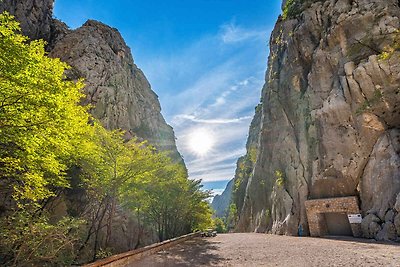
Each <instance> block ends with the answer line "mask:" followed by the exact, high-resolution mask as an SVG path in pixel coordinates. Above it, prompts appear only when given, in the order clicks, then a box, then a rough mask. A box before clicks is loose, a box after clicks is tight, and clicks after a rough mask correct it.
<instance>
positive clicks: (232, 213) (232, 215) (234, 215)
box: [227, 203, 238, 225]
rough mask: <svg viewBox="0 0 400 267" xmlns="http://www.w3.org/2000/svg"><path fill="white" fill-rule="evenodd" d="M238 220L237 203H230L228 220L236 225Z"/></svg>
mask: <svg viewBox="0 0 400 267" xmlns="http://www.w3.org/2000/svg"><path fill="white" fill-rule="evenodd" d="M237 221H238V210H237V207H236V204H235V203H231V204H230V205H229V211H228V219H227V222H228V223H231V224H234V225H235V224H236V222H237Z"/></svg>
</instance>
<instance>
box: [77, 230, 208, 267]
mask: <svg viewBox="0 0 400 267" xmlns="http://www.w3.org/2000/svg"><path fill="white" fill-rule="evenodd" d="M200 235H201V232H196V233H191V234H187V235H183V236H180V237H176V238H173V239H169V240H165V241H163V242H160V243H155V244H152V245H150V246H146V247H143V248H139V249H135V250H131V251H128V252H125V253H121V254H117V255H113V256H111V257H108V258H105V259H102V260H98V261H95V262H93V263H90V264H86V265H83V267H100V266H107V267H122V266H128V265H129V264H131V263H134V262H135V261H137V260H139V259H141V258H142V257H145V256H148V255H151V254H154V253H156V252H158V251H160V250H164V249H167V248H169V247H171V246H174V245H177V244H179V243H181V242H183V241H186V240H188V239H191V238H194V237H197V236H200Z"/></svg>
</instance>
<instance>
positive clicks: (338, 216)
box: [324, 212, 353, 236]
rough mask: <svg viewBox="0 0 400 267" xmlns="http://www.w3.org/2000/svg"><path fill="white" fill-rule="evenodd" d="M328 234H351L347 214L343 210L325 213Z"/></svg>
mask: <svg viewBox="0 0 400 267" xmlns="http://www.w3.org/2000/svg"><path fill="white" fill-rule="evenodd" d="M324 215H325V221H326V226H327V228H328V229H327V230H328V235H333V236H353V232H352V231H351V226H350V223H349V219H348V218H347V214H346V213H343V212H332V213H325V214H324Z"/></svg>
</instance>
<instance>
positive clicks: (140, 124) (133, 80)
mask: <svg viewBox="0 0 400 267" xmlns="http://www.w3.org/2000/svg"><path fill="white" fill-rule="evenodd" d="M50 56H52V57H59V58H61V60H62V61H65V62H67V63H68V64H70V65H71V66H72V67H73V69H72V70H71V71H70V72H69V73H68V75H69V76H70V78H72V79H77V78H79V77H83V78H84V79H85V84H86V87H85V93H86V96H87V97H86V100H85V101H84V102H85V104H91V105H93V106H94V108H93V109H92V111H91V112H92V114H93V116H94V117H95V118H98V119H99V120H100V121H101V122H102V123H103V125H104V126H105V127H106V128H107V129H123V130H126V131H127V132H126V138H128V139H130V138H132V137H133V136H138V137H139V138H141V139H146V140H148V141H149V142H150V143H151V144H154V145H156V146H157V147H158V148H160V149H162V150H167V151H171V152H172V155H171V156H172V157H173V158H174V159H176V160H181V157H180V155H179V153H178V152H177V149H176V145H175V137H174V133H173V130H172V128H171V127H170V126H169V125H167V124H166V122H165V120H164V118H163V117H162V115H161V113H160V111H161V107H160V103H159V101H158V97H157V95H156V94H155V93H154V92H153V91H152V90H151V87H150V84H149V82H148V81H147V79H146V77H145V76H144V74H143V72H142V71H141V70H140V69H139V68H138V67H137V66H136V65H135V64H134V61H133V58H132V55H131V51H130V49H129V47H128V46H127V45H126V44H125V41H124V40H123V38H122V37H121V35H120V34H119V32H118V31H117V30H116V29H113V28H111V27H109V26H107V25H104V24H102V23H100V22H97V21H93V20H89V21H87V22H86V23H85V24H84V25H83V26H82V27H80V28H78V29H76V30H74V31H70V32H66V33H65V36H64V37H63V38H61V39H60V40H59V41H58V42H56V43H55V45H54V47H53V49H52V50H51V52H50Z"/></svg>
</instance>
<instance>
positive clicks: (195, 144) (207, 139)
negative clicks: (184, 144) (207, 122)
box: [189, 129, 214, 156]
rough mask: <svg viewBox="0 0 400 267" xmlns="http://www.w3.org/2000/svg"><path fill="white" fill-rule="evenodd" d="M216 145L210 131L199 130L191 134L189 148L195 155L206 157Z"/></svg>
mask: <svg viewBox="0 0 400 267" xmlns="http://www.w3.org/2000/svg"><path fill="white" fill-rule="evenodd" d="M213 145H214V138H213V136H212V134H211V132H210V131H208V130H206V129H197V130H195V131H193V132H192V133H191V134H190V137H189V147H190V150H192V152H193V153H195V154H197V155H199V156H204V155H205V154H206V153H207V152H209V151H210V150H211V148H212V147H213Z"/></svg>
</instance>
